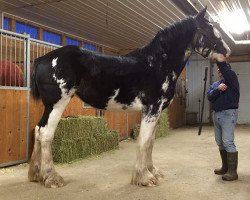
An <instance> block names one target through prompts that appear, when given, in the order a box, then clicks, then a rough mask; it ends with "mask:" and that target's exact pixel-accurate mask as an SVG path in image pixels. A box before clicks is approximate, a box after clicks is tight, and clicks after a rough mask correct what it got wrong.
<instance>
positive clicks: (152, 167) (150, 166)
mask: <svg viewBox="0 0 250 200" xmlns="http://www.w3.org/2000/svg"><path fill="white" fill-rule="evenodd" d="M155 132H156V128H155V130H154V133H153V137H152V139H151V142H150V146H149V152H150V153H149V158H148V164H147V167H148V170H149V171H150V172H151V173H152V174H153V175H154V177H155V178H156V179H157V180H160V179H162V178H163V177H164V174H163V172H162V171H161V170H160V169H158V168H157V167H156V166H155V165H154V164H153V159H152V151H153V146H154V140H155Z"/></svg>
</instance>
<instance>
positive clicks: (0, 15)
mask: <svg viewBox="0 0 250 200" xmlns="http://www.w3.org/2000/svg"><path fill="white" fill-rule="evenodd" d="M0 29H3V13H2V12H1V11H0Z"/></svg>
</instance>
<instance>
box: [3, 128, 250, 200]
mask: <svg viewBox="0 0 250 200" xmlns="http://www.w3.org/2000/svg"><path fill="white" fill-rule="evenodd" d="M197 130H198V128H197V127H185V128H180V129H175V130H171V134H170V135H169V136H168V137H166V138H160V139H157V140H156V142H155V147H154V152H153V158H154V162H155V164H156V166H157V167H159V168H160V169H162V170H163V172H164V174H165V178H164V179H163V180H162V181H161V182H160V185H159V186H156V187H152V188H146V187H138V186H134V185H130V179H131V173H132V167H133V164H134V161H135V142H134V141H123V142H121V143H120V149H119V150H115V151H112V152H108V153H104V154H102V155H101V156H99V157H95V158H90V159H87V160H82V161H78V162H75V163H72V164H64V165H57V166H56V169H57V170H58V172H59V173H60V174H61V175H62V176H63V177H64V179H65V181H66V183H67V185H66V186H65V187H62V188H58V189H46V188H44V187H43V186H42V185H41V184H38V183H31V182H28V180H27V171H28V165H27V164H23V165H19V166H15V167H10V168H4V169H0V199H1V200H16V199H17V200H25V199H32V200H36V199H37V200H43V199H44V200H45V199H46V200H47V199H49V200H54V199H60V200H69V199H70V200H75V199H79V200H80V199H81V200H82V199H84V200H86V199H87V200H88V199H89V200H90V199H91V200H93V199H98V200H99V199H100V200H106V199H107V200H112V199H115V200H119V199H127V200H134V199H136V200H164V199H166V200H191V199H192V200H196V199H197V200H201V199H202V200H206V199H211V200H215V199H216V200H222V199H227V200H231V199H232V200H248V199H249V200H250V127H249V126H239V127H237V130H236V145H237V148H238V151H239V167H238V174H239V180H238V181H234V182H224V181H222V180H221V177H220V176H217V175H214V173H213V170H214V168H215V167H218V166H219V165H220V158H219V153H218V150H217V147H216V144H215V142H214V137H213V128H212V127H204V129H203V132H202V134H201V136H198V135H197Z"/></svg>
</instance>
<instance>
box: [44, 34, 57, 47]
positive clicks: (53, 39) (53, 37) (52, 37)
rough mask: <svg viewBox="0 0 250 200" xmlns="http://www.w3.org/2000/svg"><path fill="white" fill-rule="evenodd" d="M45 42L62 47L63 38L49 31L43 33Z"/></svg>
mask: <svg viewBox="0 0 250 200" xmlns="http://www.w3.org/2000/svg"><path fill="white" fill-rule="evenodd" d="M43 41H45V42H49V43H53V44H58V45H60V44H61V36H60V35H59V34H56V33H52V32H49V31H43Z"/></svg>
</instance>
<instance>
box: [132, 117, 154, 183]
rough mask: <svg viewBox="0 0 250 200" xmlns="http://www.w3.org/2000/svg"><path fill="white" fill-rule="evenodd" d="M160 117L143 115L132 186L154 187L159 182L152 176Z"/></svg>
mask: <svg viewBox="0 0 250 200" xmlns="http://www.w3.org/2000/svg"><path fill="white" fill-rule="evenodd" d="M158 119H159V116H150V115H143V117H142V120H141V127H140V133H139V136H138V139H137V154H136V164H135V170H134V172H133V176H132V181H131V183H132V184H135V185H142V186H154V185H156V184H157V182H158V180H157V178H156V177H155V176H154V174H152V172H153V162H152V149H153V144H154V142H153V140H154V131H155V126H156V124H157V121H158Z"/></svg>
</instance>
